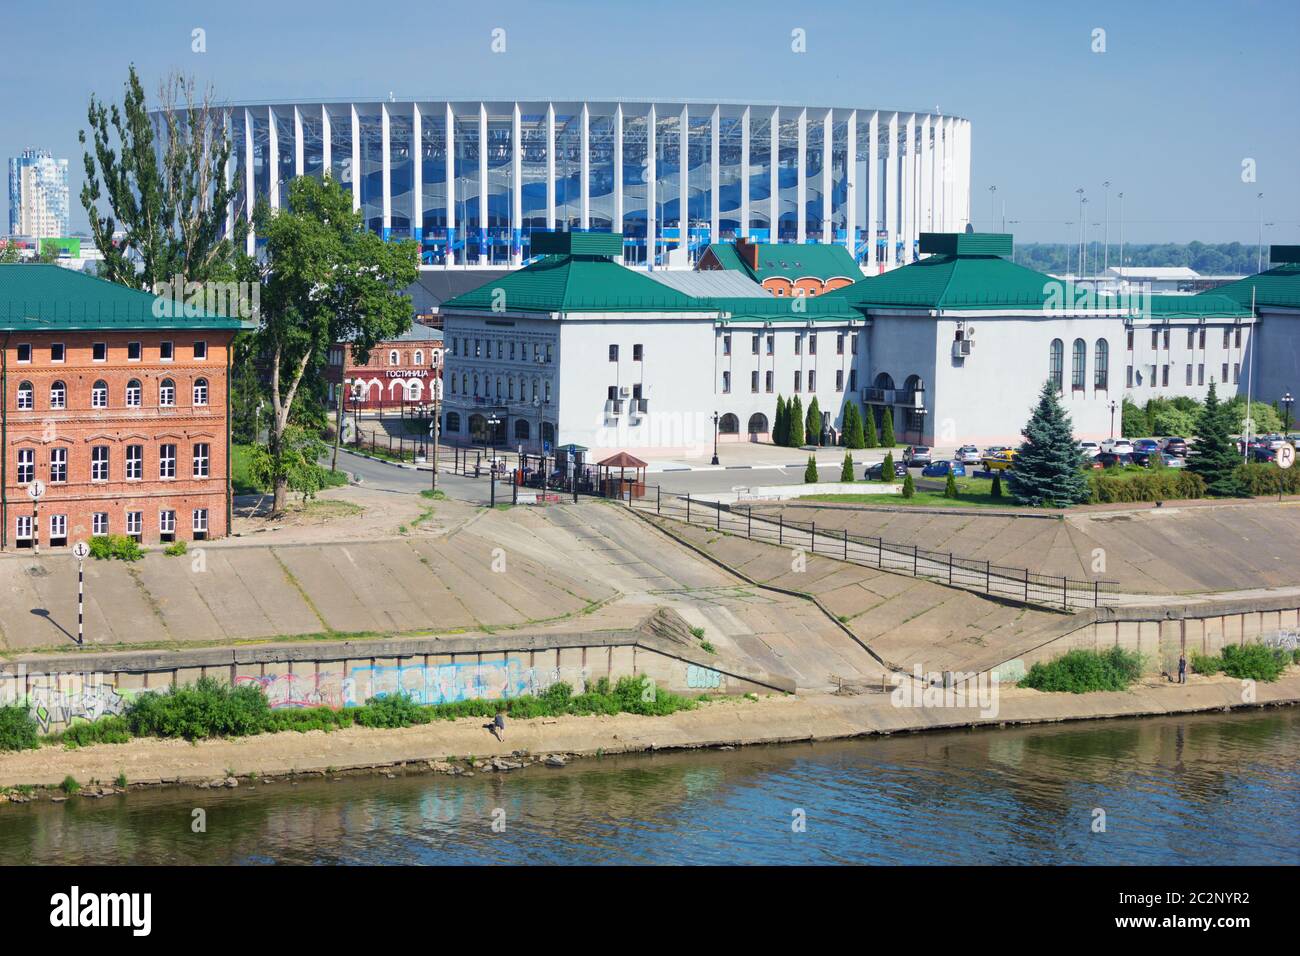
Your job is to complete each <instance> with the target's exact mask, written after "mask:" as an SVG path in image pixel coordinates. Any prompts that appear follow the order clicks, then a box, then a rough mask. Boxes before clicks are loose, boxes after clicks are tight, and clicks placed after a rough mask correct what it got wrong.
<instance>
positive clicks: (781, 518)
mask: <svg viewBox="0 0 1300 956" xmlns="http://www.w3.org/2000/svg"><path fill="white" fill-rule="evenodd" d="M776 543H777V544H785V515H784V514H778V515H777V516H776Z"/></svg>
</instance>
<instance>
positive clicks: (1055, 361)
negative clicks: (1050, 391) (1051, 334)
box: [1047, 339, 1065, 392]
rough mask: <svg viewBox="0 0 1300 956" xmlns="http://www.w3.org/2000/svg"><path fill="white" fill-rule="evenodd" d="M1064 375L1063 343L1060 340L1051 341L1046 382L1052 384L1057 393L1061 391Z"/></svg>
mask: <svg viewBox="0 0 1300 956" xmlns="http://www.w3.org/2000/svg"><path fill="white" fill-rule="evenodd" d="M1064 374H1065V343H1064V342H1062V341H1061V340H1060V339H1052V347H1051V350H1050V352H1049V354H1048V365H1047V380H1048V381H1049V382H1051V383H1052V388H1054V389H1056V390H1057V391H1058V392H1059V391H1060V390H1061V385H1062V382H1063V381H1064V379H1063V376H1064Z"/></svg>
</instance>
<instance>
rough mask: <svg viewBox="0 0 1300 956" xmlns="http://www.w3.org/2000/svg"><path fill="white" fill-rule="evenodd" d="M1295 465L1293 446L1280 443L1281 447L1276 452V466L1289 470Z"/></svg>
mask: <svg viewBox="0 0 1300 956" xmlns="http://www.w3.org/2000/svg"><path fill="white" fill-rule="evenodd" d="M1294 464H1295V445H1292V444H1289V443H1287V442H1283V443H1282V447H1281V448H1279V449H1278V450H1277V466H1278V467H1279V468H1290V467H1291V466H1292V465H1294Z"/></svg>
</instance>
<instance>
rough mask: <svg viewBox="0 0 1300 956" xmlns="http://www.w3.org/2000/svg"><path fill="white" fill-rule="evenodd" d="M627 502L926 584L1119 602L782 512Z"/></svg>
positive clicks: (1045, 598)
mask: <svg viewBox="0 0 1300 956" xmlns="http://www.w3.org/2000/svg"><path fill="white" fill-rule="evenodd" d="M625 500H626V501H627V504H628V507H630V508H636V509H638V510H641V511H646V512H651V513H654V514H656V515H659V516H661V517H665V518H673V519H676V520H679V521H685V522H687V523H689V524H695V525H699V526H701V527H709V528H714V529H716V530H718V531H726V532H729V533H731V534H739V535H741V536H742V537H744V538H746V539H749V540H752V541H766V542H768V543H770V544H776V545H781V546H784V547H789V548H802V549H805V550H807V551H808V553H810V554H820V555H824V556H825V557H829V558H838V559H839V560H842V561H850V562H852V563H854V564H860V565H863V566H865V567H870V568H878V569H880V570H883V571H893V572H899V573H903V574H909V575H911V576H913V577H917V578H927V579H929V580H932V581H937V582H939V583H941V584H947V585H949V586H950V587H959V588H964V589H966V590H970V591H976V592H979V593H981V594H988V595H991V596H994V597H1001V598H1009V599H1011V600H1014V601H1019V602H1021V603H1024V604H1034V605H1040V606H1044V607H1051V608H1053V609H1056V608H1062V609H1065V610H1081V609H1086V608H1094V607H1101V606H1103V605H1108V604H1114V603H1116V601H1117V593H1118V582H1115V581H1103V580H1092V581H1088V580H1081V579H1076V578H1070V577H1065V576H1063V575H1053V574H1040V573H1039V572H1036V571H1031V570H1029V569H1028V568H1017V567H1008V566H1005V565H998V564H993V563H992V562H991V561H987V560H980V559H977V558H963V557H959V556H957V555H955V554H953V553H952V552H951V551H931V550H929V549H927V548H922V547H920V546H919V545H916V544H903V543H900V542H895V541H886V540H884V539H883V538H879V537H874V536H870V535H857V534H852V533H850V532H849V531H848V529H840V530H835V529H833V528H826V527H823V528H821V529H820V530H819V529H818V527H817V523H816V522H815V521H791V520H789V519H787V518H786V517H785V516H784V514H782V513H780V512H778V513H777V514H776V515H775V516H770V515H764V514H755V513H754V510H753V508H752V507H749V506H744V507H728V506H725V505H721V504H719V503H718V502H715V501H707V500H700V499H699V498H692V497H691V495H690V494H680V495H679V494H676V493H674V492H666V491H664V490H663V489H662V488H661V487H658V486H647V487H646V494H645V495H644V496H643V497H635V496H632V495H628V496H627V497H626V498H625Z"/></svg>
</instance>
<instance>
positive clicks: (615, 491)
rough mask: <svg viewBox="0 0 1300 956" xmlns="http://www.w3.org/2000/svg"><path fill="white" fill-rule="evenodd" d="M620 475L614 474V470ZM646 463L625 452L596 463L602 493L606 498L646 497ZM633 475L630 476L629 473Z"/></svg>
mask: <svg viewBox="0 0 1300 956" xmlns="http://www.w3.org/2000/svg"><path fill="white" fill-rule="evenodd" d="M616 468H617V469H618V473H617V474H615V473H614V469H616ZM645 470H646V463H645V462H643V461H642V460H641V459H640V458H637V457H635V456H633V455H629V454H628V453H627V452H625V451H621V452H619V453H618V454H617V455H610V456H609V457H608V458H606V459H604V460H603V461H598V462H596V474H597V481H598V485H599V488H600V493H601V494H602V495H604V496H605V497H606V498H627V497H629V495H630V496H631V497H633V498H644V497H645ZM629 471H630V472H631V474H628V472H629Z"/></svg>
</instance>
